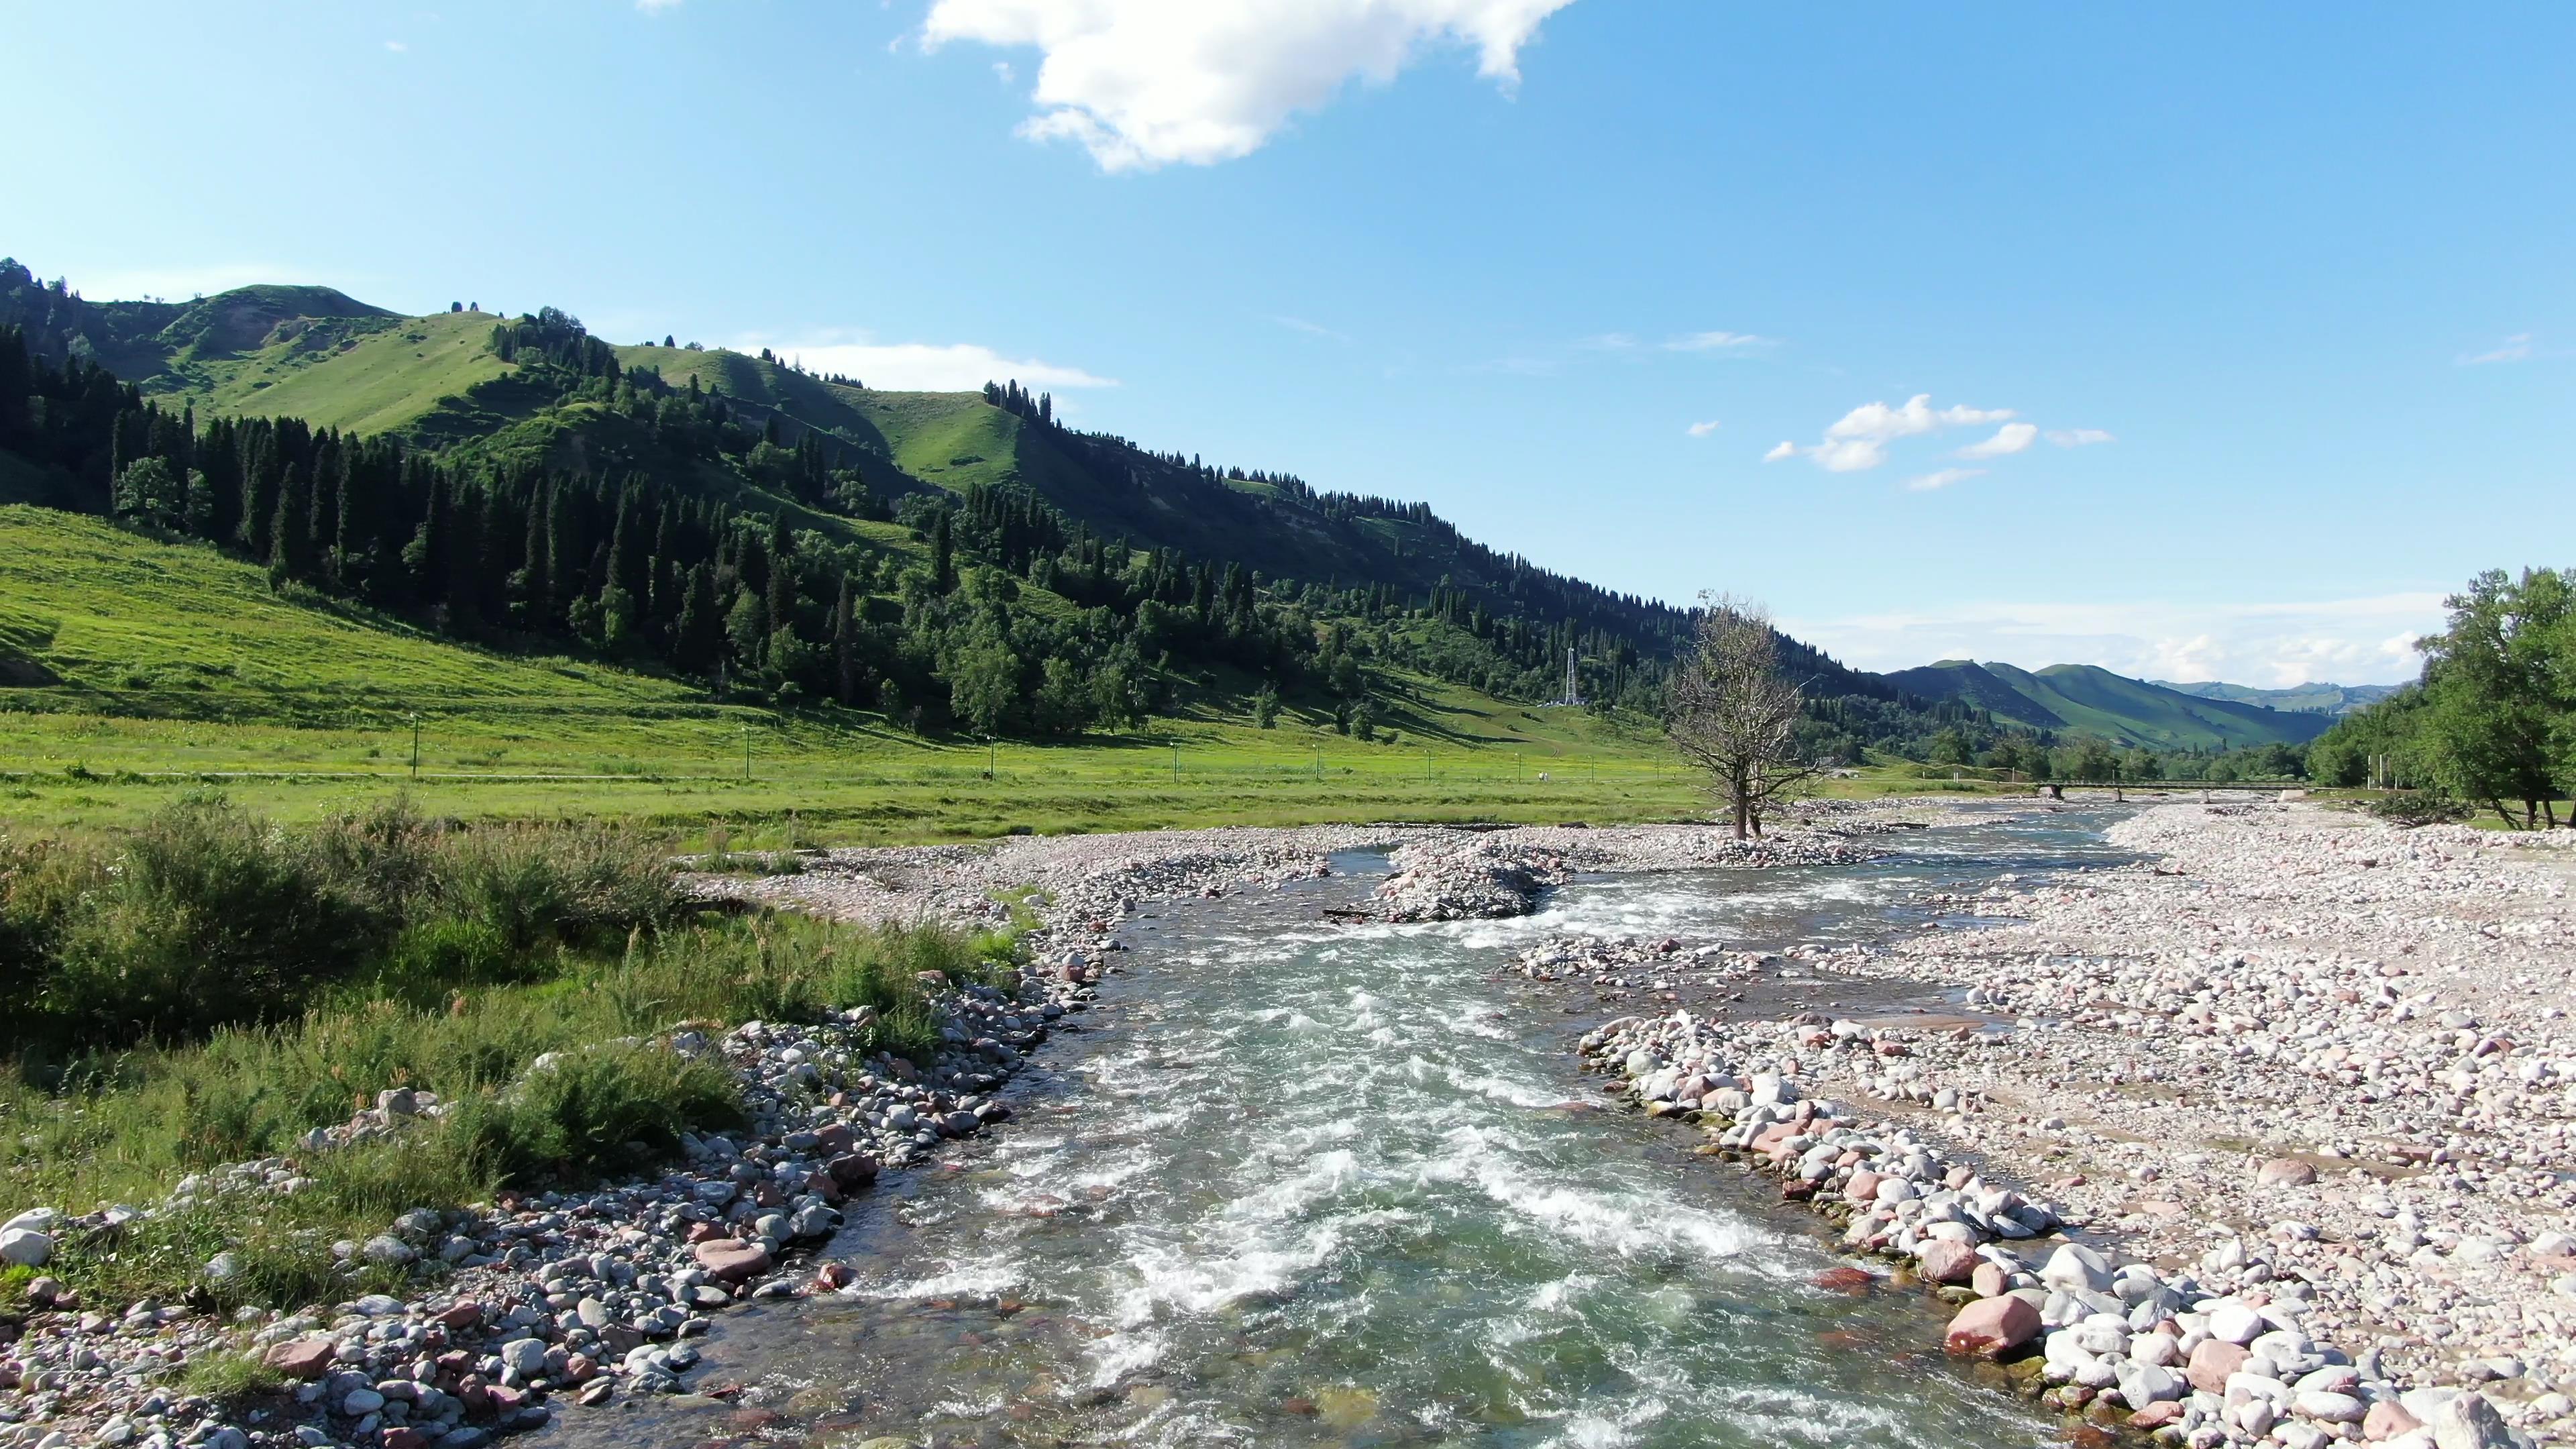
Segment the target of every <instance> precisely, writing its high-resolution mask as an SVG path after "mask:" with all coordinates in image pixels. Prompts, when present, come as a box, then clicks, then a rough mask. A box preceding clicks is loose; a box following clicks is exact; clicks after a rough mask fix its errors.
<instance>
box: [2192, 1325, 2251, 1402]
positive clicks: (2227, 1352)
mask: <svg viewBox="0 0 2576 1449" xmlns="http://www.w3.org/2000/svg"><path fill="white" fill-rule="evenodd" d="M2253 1356H2254V1355H2253V1354H2251V1353H2249V1352H2247V1351H2246V1350H2245V1347H2244V1346H2243V1345H2242V1344H2234V1343H2229V1342H2228V1341H2227V1340H2225V1339H2223V1338H2212V1339H2207V1340H2204V1341H2203V1342H2202V1343H2201V1345H2200V1346H2199V1347H2198V1348H2195V1349H2193V1350H2192V1351H2191V1366H2190V1367H2189V1368H2186V1369H2185V1370H2184V1371H2183V1372H2184V1373H2185V1374H2186V1375H2187V1376H2188V1377H2189V1378H2190V1379H2191V1386H2192V1387H2193V1388H2195V1389H2198V1390H2200V1391H2201V1392H2202V1393H2207V1394H2223V1393H2225V1392H2227V1380H2228V1377H2229V1376H2230V1375H2232V1374H2234V1373H2236V1372H2237V1371H2238V1370H2240V1369H2242V1368H2244V1367H2245V1361H2246V1360H2247V1359H2250V1358H2252V1357H2253Z"/></svg>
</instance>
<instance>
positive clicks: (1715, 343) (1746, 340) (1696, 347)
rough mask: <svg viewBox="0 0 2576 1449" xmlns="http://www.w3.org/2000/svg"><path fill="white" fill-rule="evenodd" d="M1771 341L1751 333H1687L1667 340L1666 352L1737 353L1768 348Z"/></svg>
mask: <svg viewBox="0 0 2576 1449" xmlns="http://www.w3.org/2000/svg"><path fill="white" fill-rule="evenodd" d="M1770 345H1771V339H1770V338H1768V337H1756V336H1754V335H1753V334H1752V333H1750V332H1686V333H1684V334H1682V335H1681V336H1679V337H1674V338H1670V339H1667V340H1666V341H1665V343H1664V350H1665V351H1666V352H1735V351H1741V350H1742V349H1744V348H1747V347H1768V346H1770Z"/></svg>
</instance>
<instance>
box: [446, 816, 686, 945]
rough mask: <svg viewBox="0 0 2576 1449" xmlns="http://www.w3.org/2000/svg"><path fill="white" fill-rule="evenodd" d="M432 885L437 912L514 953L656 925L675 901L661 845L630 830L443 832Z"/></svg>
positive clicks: (551, 828)
mask: <svg viewBox="0 0 2576 1449" xmlns="http://www.w3.org/2000/svg"><path fill="white" fill-rule="evenodd" d="M433 889H434V891H435V893H436V896H437V900H438V906H439V909H440V910H441V911H443V912H445V913H446V914H449V915H452V916H454V917H456V918H457V919H460V920H466V921H473V922H476V923H478V924H481V925H484V926H487V927H489V928H491V929H492V930H494V931H496V932H498V933H499V934H500V937H501V939H502V940H504V941H506V942H508V943H509V945H510V946H511V948H513V949H517V950H525V949H527V948H528V947H530V946H533V945H536V944H538V943H539V942H542V941H546V940H550V939H552V940H564V941H579V940H581V939H583V938H584V937H585V936H587V935H590V934H592V933H596V932H602V931H617V932H624V931H626V930H628V929H630V928H632V927H635V926H638V925H655V924H659V923H660V922H662V921H663V920H665V919H667V918H668V917H669V916H670V914H671V912H672V910H673V909H674V907H675V906H676V905H677V902H678V897H677V896H676V894H675V893H674V887H673V884H672V879H671V868H670V863H669V861H668V860H667V859H666V858H665V857H664V855H663V853H662V852H661V850H659V849H658V848H656V847H655V846H653V845H652V844H651V843H650V842H649V841H647V840H645V839H644V838H643V837H642V836H640V835H637V834H634V833H633V832H631V831H625V830H618V829H612V828H607V827H601V826H588V825H579V826H576V825H564V826H506V827H501V828H497V829H491V830H475V831H467V832H464V833H462V834H460V835H457V836H454V837H451V838H450V840H449V841H448V842H447V844H446V847H445V849H444V850H443V851H442V852H441V853H440V858H439V860H438V862H437V864H436V867H435V881H434V886H433Z"/></svg>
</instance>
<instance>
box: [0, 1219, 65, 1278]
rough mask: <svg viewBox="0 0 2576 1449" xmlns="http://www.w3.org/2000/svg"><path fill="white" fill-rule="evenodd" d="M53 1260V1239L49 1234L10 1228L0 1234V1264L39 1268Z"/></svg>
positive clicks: (32, 1229)
mask: <svg viewBox="0 0 2576 1449" xmlns="http://www.w3.org/2000/svg"><path fill="white" fill-rule="evenodd" d="M53 1258H54V1239H53V1235H52V1234H50V1233H40V1232H37V1231H36V1230H35V1229H34V1228H11V1229H10V1230H8V1231H7V1232H5V1233H0V1263H7V1264H9V1265H10V1266H11V1267H14V1268H41V1267H43V1266H45V1265H46V1264H47V1263H50V1262H52V1261H53Z"/></svg>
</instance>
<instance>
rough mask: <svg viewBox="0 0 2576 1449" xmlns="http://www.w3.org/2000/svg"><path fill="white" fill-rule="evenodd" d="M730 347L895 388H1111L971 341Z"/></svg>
mask: <svg viewBox="0 0 2576 1449" xmlns="http://www.w3.org/2000/svg"><path fill="white" fill-rule="evenodd" d="M734 346H735V347H736V348H737V349H739V350H741V351H745V352H754V353H756V352H758V351H759V350H760V349H761V348H762V347H764V346H766V347H768V348H769V349H770V350H771V351H773V352H775V353H777V354H778V355H779V356H780V357H782V358H785V359H787V360H789V361H791V362H796V363H799V364H801V365H802V366H803V367H804V368H805V370H806V371H808V372H837V373H840V374H842V375H844V376H847V377H855V378H857V379H858V380H859V381H861V382H864V383H866V384H867V385H868V386H870V387H875V388H889V389H892V390H894V391H897V392H973V391H975V390H976V389H978V388H980V387H982V386H983V385H984V384H986V383H988V382H1003V381H1007V380H1009V379H1011V378H1017V379H1019V382H1020V385H1021V386H1022V387H1036V388H1060V387H1116V386H1117V385H1118V383H1117V380H1116V379H1114V378H1106V377H1095V376H1093V375H1092V374H1091V373H1088V372H1085V371H1083V370H1082V369H1081V368H1078V367H1065V366H1061V365H1059V364H1056V363H1052V362H1041V361H1039V360H1038V359H1036V358H1030V357H1018V358H1015V357H1005V356H1003V355H1002V354H1001V353H999V352H996V351H994V350H993V349H992V348H989V347H983V346H978V345H976V344H974V343H971V342H949V343H930V342H835V341H821V342H808V343H804V344H801V345H799V344H796V343H777V342H764V341H761V340H758V339H754V340H752V341H748V342H738V343H735V344H734Z"/></svg>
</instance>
